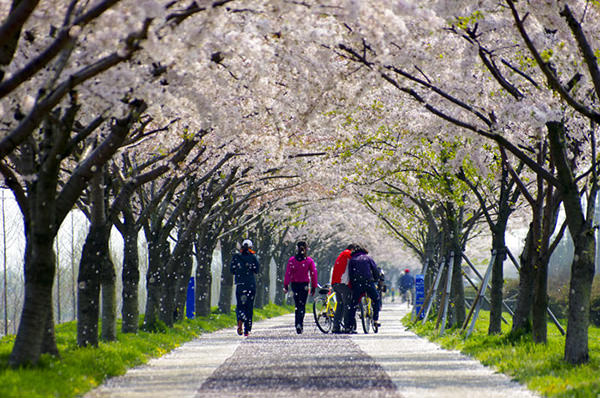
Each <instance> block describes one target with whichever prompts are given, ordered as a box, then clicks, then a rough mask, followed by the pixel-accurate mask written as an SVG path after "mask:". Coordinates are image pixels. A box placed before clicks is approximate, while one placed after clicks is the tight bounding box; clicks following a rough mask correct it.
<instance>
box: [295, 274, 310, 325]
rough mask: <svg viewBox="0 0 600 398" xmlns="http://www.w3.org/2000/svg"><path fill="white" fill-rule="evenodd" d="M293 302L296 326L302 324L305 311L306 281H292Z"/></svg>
mask: <svg viewBox="0 0 600 398" xmlns="http://www.w3.org/2000/svg"><path fill="white" fill-rule="evenodd" d="M291 285H292V292H293V293H294V304H295V306H296V323H295V325H296V328H298V325H299V326H300V328H302V327H303V326H304V313H305V312H306V299H307V298H308V282H292V284H291Z"/></svg>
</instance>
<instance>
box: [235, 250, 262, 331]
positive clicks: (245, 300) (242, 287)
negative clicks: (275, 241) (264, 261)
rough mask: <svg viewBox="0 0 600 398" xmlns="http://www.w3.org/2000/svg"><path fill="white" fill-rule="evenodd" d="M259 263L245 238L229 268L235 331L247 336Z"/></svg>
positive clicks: (252, 310)
mask: <svg viewBox="0 0 600 398" xmlns="http://www.w3.org/2000/svg"><path fill="white" fill-rule="evenodd" d="M259 268H260V265H259V264H258V259H257V258H256V256H255V255H254V251H253V250H252V241H251V240H250V239H246V240H244V241H243V242H242V248H241V250H240V252H239V253H236V254H234V255H233V258H232V259H231V264H230V266H229V269H230V271H231V273H232V274H233V275H234V276H235V298H236V301H237V304H236V308H235V313H236V315H237V321H238V328H237V333H238V334H239V335H242V327H243V333H244V336H248V335H249V334H250V331H251V330H252V315H253V313H254V297H255V296H256V277H255V275H256V274H258V271H259Z"/></svg>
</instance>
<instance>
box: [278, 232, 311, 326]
mask: <svg viewBox="0 0 600 398" xmlns="http://www.w3.org/2000/svg"><path fill="white" fill-rule="evenodd" d="M296 246H297V247H298V252H297V253H296V255H295V256H292V257H290V259H289V260H288V262H287V266H286V268H285V277H284V278H283V291H284V292H285V293H287V292H288V287H289V286H290V284H291V288H292V292H293V293H294V304H295V309H296V323H295V325H296V333H298V334H301V333H302V330H303V329H304V313H305V312H306V299H307V298H308V295H309V294H310V295H311V296H313V295H314V294H315V290H316V288H317V267H316V266H315V262H314V261H313V259H312V258H310V257H308V254H307V253H308V245H307V244H306V242H304V241H300V242H298V243H297V244H296Z"/></svg>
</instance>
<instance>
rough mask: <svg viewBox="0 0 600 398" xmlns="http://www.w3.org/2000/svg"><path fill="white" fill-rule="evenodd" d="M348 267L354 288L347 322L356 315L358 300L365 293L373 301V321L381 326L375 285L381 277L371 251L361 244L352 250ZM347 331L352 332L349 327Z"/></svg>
mask: <svg viewBox="0 0 600 398" xmlns="http://www.w3.org/2000/svg"><path fill="white" fill-rule="evenodd" d="M348 269H349V275H350V286H351V288H352V305H351V306H350V310H349V311H348V314H347V317H346V322H345V324H346V325H349V324H350V320H351V319H353V318H354V317H355V315H356V305H357V304H358V300H360V298H361V297H362V295H363V294H366V295H367V296H369V297H370V298H371V301H372V303H373V321H374V323H375V325H376V326H378V327H379V326H381V325H380V324H379V293H377V288H376V286H375V281H378V280H379V279H381V277H380V271H379V268H377V264H375V261H374V260H373V259H372V258H371V257H370V256H369V252H368V251H367V250H366V249H364V248H362V247H360V246H359V247H358V248H356V249H355V250H354V251H353V252H352V257H351V258H350V261H348ZM346 332H347V333H352V331H351V330H348V329H346ZM354 333H356V332H354Z"/></svg>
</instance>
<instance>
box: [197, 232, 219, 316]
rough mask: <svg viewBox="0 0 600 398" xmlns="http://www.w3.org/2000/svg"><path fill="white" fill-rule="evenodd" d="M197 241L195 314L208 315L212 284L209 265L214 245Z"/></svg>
mask: <svg viewBox="0 0 600 398" xmlns="http://www.w3.org/2000/svg"><path fill="white" fill-rule="evenodd" d="M198 243H199V242H197V243H196V291H195V294H196V316H209V315H210V287H211V284H212V273H211V269H210V266H211V263H212V249H213V248H214V245H208V244H198Z"/></svg>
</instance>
